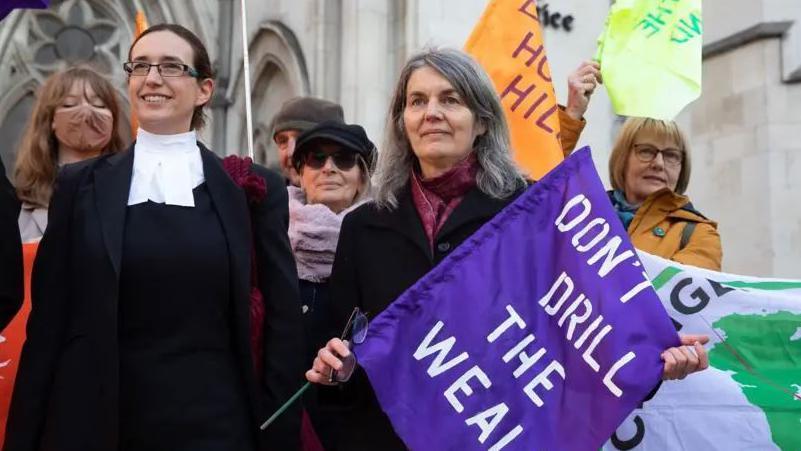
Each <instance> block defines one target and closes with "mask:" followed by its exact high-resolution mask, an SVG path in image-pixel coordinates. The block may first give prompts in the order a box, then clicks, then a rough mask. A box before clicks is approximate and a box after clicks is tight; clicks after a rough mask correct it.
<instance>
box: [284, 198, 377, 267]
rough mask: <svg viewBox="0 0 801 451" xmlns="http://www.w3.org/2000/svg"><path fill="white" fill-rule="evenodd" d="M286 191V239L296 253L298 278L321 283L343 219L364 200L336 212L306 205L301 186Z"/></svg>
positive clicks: (320, 206)
mask: <svg viewBox="0 0 801 451" xmlns="http://www.w3.org/2000/svg"><path fill="white" fill-rule="evenodd" d="M287 192H288V194H289V242H290V243H291V244H292V252H293V253H294V254H295V264H296V265H297V268H298V277H299V278H300V279H301V280H308V281H310V282H324V281H326V280H328V278H329V277H330V276H331V265H332V264H333V263H334V254H335V253H336V250H337V242H338V241H339V229H340V228H341V227H342V219H343V218H344V217H345V215H346V214H348V213H349V212H351V211H353V210H354V209H356V207H358V206H359V205H361V204H363V203H364V202H365V201H366V199H364V200H361V201H358V202H356V203H354V204H353V205H351V206H350V207H349V208H347V209H345V210H343V211H341V212H340V213H339V214H337V213H334V212H333V211H331V209H329V208H328V207H326V206H325V205H323V204H307V203H306V196H305V195H304V194H303V191H302V190H301V189H300V188H297V187H294V186H288V187H287Z"/></svg>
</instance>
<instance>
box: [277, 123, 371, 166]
mask: <svg viewBox="0 0 801 451" xmlns="http://www.w3.org/2000/svg"><path fill="white" fill-rule="evenodd" d="M316 141H333V142H335V143H337V144H341V145H342V146H343V147H345V148H346V149H349V150H352V151H354V152H356V153H357V154H359V155H361V157H362V158H364V161H365V162H366V163H367V170H368V172H369V171H372V168H373V167H374V165H375V159H376V157H377V156H378V152H377V151H376V148H375V144H373V142H372V141H370V138H368V137H367V133H366V132H365V131H364V129H363V128H362V127H361V126H360V125H356V124H345V123H341V122H337V121H327V122H323V123H321V124H320V125H318V126H316V127H314V128H312V129H310V130H307V131H305V132H303V133H302V134H301V135H300V136H298V139H297V141H296V142H295V152H294V153H293V154H292V165H293V166H295V168H300V165H301V162H302V161H303V156H304V155H305V154H306V152H309V151H311V150H314V147H315V146H314V143H315V142H316Z"/></svg>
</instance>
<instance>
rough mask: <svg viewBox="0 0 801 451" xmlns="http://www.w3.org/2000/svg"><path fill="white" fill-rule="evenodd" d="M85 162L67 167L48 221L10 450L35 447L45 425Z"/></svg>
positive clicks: (10, 432) (7, 447) (18, 380)
mask: <svg viewBox="0 0 801 451" xmlns="http://www.w3.org/2000/svg"><path fill="white" fill-rule="evenodd" d="M81 168H86V166H80V167H77V165H76V167H73V166H72V165H70V166H66V167H65V168H64V169H62V171H61V172H60V174H59V176H58V180H57V181H56V186H55V191H54V193H53V198H52V201H51V203H50V208H49V210H48V226H47V230H46V231H45V234H44V237H43V238H42V241H41V243H40V244H39V249H38V251H37V253H36V260H35V262H34V265H33V276H32V281H31V313H30V316H29V317H28V324H27V329H26V334H27V338H26V340H25V344H24V345H23V348H22V354H21V356H20V365H19V370H18V372H17V378H16V383H15V386H14V394H13V396H12V399H11V408H10V410H9V416H8V423H7V425H6V441H5V448H3V449H4V450H5V451H35V450H37V449H39V446H38V442H39V437H41V434H42V428H43V427H44V418H45V412H46V410H47V403H48V399H49V396H50V391H51V387H52V379H53V372H54V367H55V364H56V361H57V360H58V358H59V355H60V353H61V350H62V347H63V341H64V334H65V331H66V326H67V320H68V318H69V315H68V313H69V310H68V309H69V292H70V289H69V280H68V274H69V271H68V268H69V260H70V253H71V250H70V247H71V245H70V243H71V239H70V237H71V223H72V216H73V205H74V197H75V193H76V191H77V187H78V185H79V183H80V182H79V181H80V180H81V179H82V178H83V176H82V175H83V174H84V173H85V172H84V171H81V170H80V169H81Z"/></svg>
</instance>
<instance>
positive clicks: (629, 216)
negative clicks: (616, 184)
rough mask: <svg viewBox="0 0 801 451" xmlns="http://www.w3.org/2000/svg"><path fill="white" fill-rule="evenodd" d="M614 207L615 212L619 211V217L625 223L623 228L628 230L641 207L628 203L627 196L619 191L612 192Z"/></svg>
mask: <svg viewBox="0 0 801 451" xmlns="http://www.w3.org/2000/svg"><path fill="white" fill-rule="evenodd" d="M612 205H613V206H614V207H615V211H617V216H618V217H619V218H620V221H621V222H622V223H623V227H624V228H625V229H626V230H628V229H629V225H631V221H632V220H633V219H634V215H636V214H637V209H638V208H640V207H639V206H634V205H631V204H630V203H628V201H626V195H625V194H623V192H622V191H619V190H614V191H612Z"/></svg>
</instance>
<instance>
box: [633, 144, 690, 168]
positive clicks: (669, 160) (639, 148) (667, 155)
mask: <svg viewBox="0 0 801 451" xmlns="http://www.w3.org/2000/svg"><path fill="white" fill-rule="evenodd" d="M660 153H661V154H662V161H664V162H665V165H666V166H673V167H675V166H679V165H680V164H681V163H682V162H683V161H684V152H682V151H681V150H679V149H673V148H667V149H657V148H656V147H654V146H652V145H650V144H635V145H634V155H636V156H637V159H638V160H640V161H642V162H643V163H650V162H652V161H654V159H656V156H657V155H658V154H660Z"/></svg>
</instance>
